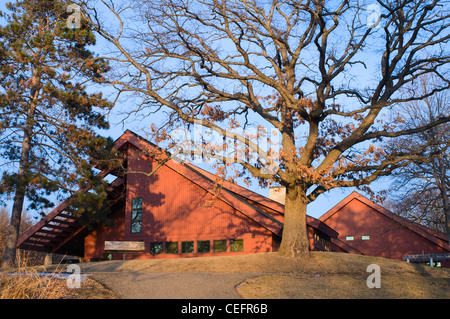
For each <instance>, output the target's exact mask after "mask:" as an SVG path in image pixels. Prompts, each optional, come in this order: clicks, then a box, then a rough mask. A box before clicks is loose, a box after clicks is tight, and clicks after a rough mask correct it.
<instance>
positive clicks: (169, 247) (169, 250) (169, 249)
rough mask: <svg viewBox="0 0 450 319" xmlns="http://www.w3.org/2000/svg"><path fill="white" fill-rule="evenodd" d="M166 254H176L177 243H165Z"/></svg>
mask: <svg viewBox="0 0 450 319" xmlns="http://www.w3.org/2000/svg"><path fill="white" fill-rule="evenodd" d="M166 254H178V242H177V241H169V242H167V243H166Z"/></svg>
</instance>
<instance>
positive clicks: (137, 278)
mask: <svg viewBox="0 0 450 319" xmlns="http://www.w3.org/2000/svg"><path fill="white" fill-rule="evenodd" d="M258 275H261V274H248V273H203V272H202V273H200V272H199V273H194V272H185V273H175V272H156V273H155V272H128V271H127V272H122V271H120V272H94V273H92V278H93V279H96V280H98V281H99V282H101V283H103V284H104V285H105V286H107V287H108V288H109V289H111V290H112V291H114V292H115V293H116V294H117V295H118V296H119V297H120V298H122V299H241V298H242V297H241V296H240V295H239V294H238V293H237V291H236V289H235V287H236V286H237V285H238V284H240V283H242V282H244V281H245V280H246V279H249V278H253V277H256V276H258Z"/></svg>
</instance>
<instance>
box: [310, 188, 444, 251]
mask: <svg viewBox="0 0 450 319" xmlns="http://www.w3.org/2000/svg"><path fill="white" fill-rule="evenodd" d="M352 200H358V201H360V202H362V203H364V204H365V205H367V206H369V207H370V208H372V209H374V210H376V211H377V212H379V213H380V214H382V215H384V216H386V217H387V218H389V219H391V220H393V221H395V222H397V223H399V224H401V225H402V226H404V227H407V228H408V229H409V230H411V231H413V232H415V233H417V234H418V235H420V236H422V237H423V238H426V239H428V240H429V241H431V242H433V243H434V244H436V245H438V246H441V247H443V248H445V249H448V239H447V236H445V235H444V234H442V233H440V232H436V231H433V230H432V229H430V228H428V227H425V226H423V225H419V224H417V223H415V222H413V221H411V220H408V219H406V218H403V217H400V216H398V215H396V214H394V213H392V212H391V211H389V210H387V209H386V208H384V207H383V206H381V205H379V204H377V203H375V202H373V201H371V200H369V199H368V198H366V197H364V196H363V195H361V194H359V193H358V192H356V191H353V192H352V193H351V194H350V195H348V196H347V197H346V198H344V199H343V200H342V201H340V202H339V203H338V204H336V205H335V206H334V207H333V208H331V209H330V210H329V211H327V212H326V213H325V214H323V215H322V216H320V217H319V220H320V221H322V222H324V223H326V222H327V220H328V219H329V218H330V217H331V216H333V215H334V214H337V213H338V212H339V211H340V210H341V208H343V207H344V206H345V205H347V204H348V203H350V202H351V201H352Z"/></svg>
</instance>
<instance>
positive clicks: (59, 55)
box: [0, 0, 111, 267]
mask: <svg viewBox="0 0 450 319" xmlns="http://www.w3.org/2000/svg"><path fill="white" fill-rule="evenodd" d="M68 4H69V3H68V2H66V1H50V0H49V1H46V0H24V1H18V2H16V3H15V4H8V5H7V8H8V10H9V13H7V14H3V15H2V16H3V17H4V18H5V20H6V22H7V24H6V25H5V26H1V27H0V72H1V77H0V150H1V158H2V163H1V165H2V171H3V174H2V176H1V184H0V195H3V196H11V197H12V198H13V206H12V214H11V221H10V225H9V228H8V239H7V242H6V248H5V253H4V257H3V263H2V265H3V267H8V266H11V265H12V264H13V262H14V260H15V256H16V245H17V240H18V236H19V227H20V223H21V216H22V210H23V206H24V203H25V200H26V198H28V201H29V204H30V207H29V208H30V209H35V210H37V209H40V208H47V207H51V206H53V201H54V200H55V198H53V200H52V199H51V198H49V197H48V196H49V195H51V194H57V195H58V194H59V195H61V196H65V195H67V193H69V194H70V193H71V192H73V191H75V190H76V189H78V188H80V187H83V186H86V185H88V184H91V185H96V186H97V189H96V191H97V192H96V196H98V197H97V199H100V201H99V203H101V199H102V198H104V197H105V191H104V183H103V182H101V181H100V180H99V179H97V180H96V178H95V173H94V171H93V168H92V166H93V165H95V159H96V157H97V155H98V154H99V153H100V152H101V151H102V149H104V148H105V147H106V146H107V144H108V141H107V140H105V139H104V138H101V137H99V136H97V134H96V133H95V131H94V129H95V128H108V124H107V122H106V120H105V117H104V115H103V114H102V112H104V110H108V109H109V108H110V106H111V104H110V103H109V102H108V101H107V100H105V99H103V98H102V95H101V94H100V93H89V92H88V91H87V88H86V84H87V83H89V82H91V83H96V82H99V80H100V79H101V78H102V77H103V74H104V73H105V72H106V71H107V70H108V69H109V67H108V65H107V64H106V63H105V62H104V61H103V60H101V59H97V58H96V57H95V56H94V54H93V53H92V52H91V51H89V50H88V47H89V46H91V45H94V44H95V38H94V34H93V33H92V31H91V30H90V29H89V27H88V26H87V25H86V23H85V22H84V21H82V20H80V21H78V22H79V25H78V26H76V27H74V28H68V27H67V19H68V17H69V13H67V12H66V11H67V8H68ZM89 195H90V196H93V194H91V193H90V194H89ZM100 205H101V204H97V207H96V206H93V211H95V209H97V208H99V206H100Z"/></svg>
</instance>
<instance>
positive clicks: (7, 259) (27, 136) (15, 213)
mask: <svg viewBox="0 0 450 319" xmlns="http://www.w3.org/2000/svg"><path fill="white" fill-rule="evenodd" d="M31 81H32V89H31V94H30V96H31V102H30V107H29V109H28V112H27V121H26V124H25V128H24V130H23V133H24V134H23V140H22V151H21V154H20V163H19V179H18V184H17V185H16V193H15V195H14V203H13V208H12V213H11V221H10V223H9V226H8V239H7V240H6V247H5V253H4V255H3V260H2V268H8V267H13V266H14V264H15V262H16V251H17V242H18V240H19V233H20V222H21V220H22V210H23V203H24V201H25V195H26V191H27V178H26V177H27V174H28V173H29V169H30V151H31V147H32V144H31V139H32V137H33V127H34V117H35V112H36V107H37V101H38V97H39V87H40V76H39V75H38V71H37V69H35V70H34V71H33V77H32V80H31Z"/></svg>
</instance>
